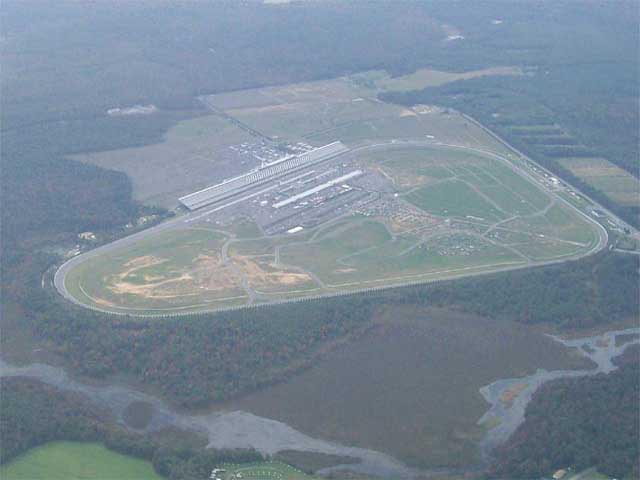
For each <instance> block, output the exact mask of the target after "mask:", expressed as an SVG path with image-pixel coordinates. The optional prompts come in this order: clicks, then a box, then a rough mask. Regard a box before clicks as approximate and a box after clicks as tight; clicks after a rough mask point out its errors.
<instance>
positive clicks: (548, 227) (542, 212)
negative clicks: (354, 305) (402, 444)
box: [65, 145, 599, 314]
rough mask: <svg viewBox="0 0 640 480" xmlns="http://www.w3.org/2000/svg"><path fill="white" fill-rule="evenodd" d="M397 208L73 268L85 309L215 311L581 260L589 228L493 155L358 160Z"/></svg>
mask: <svg viewBox="0 0 640 480" xmlns="http://www.w3.org/2000/svg"><path fill="white" fill-rule="evenodd" d="M356 161H357V162H359V163H360V164H361V165H363V167H364V168H369V169H371V170H375V171H382V172H384V174H385V175H386V177H387V178H390V179H391V181H392V182H393V184H394V186H395V188H396V190H397V192H398V196H397V200H395V202H396V203H395V204H394V205H395V207H394V208H395V210H393V209H392V210H385V213H381V214H375V215H369V216H364V215H361V214H352V215H347V216H346V217H343V218H340V219H337V220H334V221H330V222H328V223H325V224H321V225H319V226H317V227H315V228H311V229H308V230H305V231H303V232H302V233H300V234H295V235H291V234H284V235H277V236H272V237H265V236H264V235H263V233H262V232H261V230H260V229H259V228H258V226H257V225H256V224H255V223H254V222H253V221H252V220H251V219H249V218H246V217H243V218H239V219H237V220H236V221H235V222H233V223H232V224H230V225H216V226H215V227H214V226H212V225H211V224H209V223H202V224H198V223H195V224H191V226H190V227H188V228H187V227H184V226H183V227H180V228H179V229H176V230H170V231H166V232H164V233H161V234H158V235H155V236H152V237H147V238H145V239H144V240H142V241H139V242H138V243H136V244H134V245H132V246H128V247H126V248H123V249H119V250H112V251H110V252H109V253H106V254H103V255H98V256H94V257H92V258H90V259H89V260H87V261H85V262H83V263H80V264H79V265H78V266H76V267H75V268H74V269H72V270H71V271H70V272H69V273H68V274H67V276H66V279H65V286H66V288H67V290H68V292H69V293H70V294H71V295H73V296H74V297H76V298H77V299H78V300H80V301H81V302H83V303H86V304H88V305H91V306H94V307H99V308H101V309H106V310H110V311H116V312H132V313H155V314H158V313H173V312H186V311H198V310H215V309H219V308H226V307H231V306H240V305H246V304H249V303H254V304H257V303H264V302H270V301H276V300H283V299H292V298H300V297H305V296H310V295H321V294H328V293H335V292H338V291H344V290H357V289H363V288H369V287H379V286H385V285H398V284H403V283H411V282H418V281H428V280H435V279H440V278H451V277H456V276H464V275H467V274H473V273H481V272H483V271H492V270H495V269H497V268H505V267H516V266H525V265H531V264H535V263H538V262H545V261H550V260H554V259H562V258H568V257H572V256H576V255H579V254H581V253H584V252H588V251H589V250H591V249H592V248H594V247H595V246H596V245H597V244H598V241H599V237H598V234H597V232H596V230H595V228H594V227H593V225H591V224H590V223H589V222H587V221H586V220H585V219H584V218H582V217H580V216H578V215H577V214H576V213H575V212H574V211H572V210H570V209H569V208H568V207H567V206H565V205H563V204H562V203H561V202H559V201H558V200H557V199H554V198H553V197H551V196H550V195H549V194H547V193H544V192H543V191H542V190H540V189H539V188H538V187H535V186H534V185H533V184H531V183H530V182H529V181H527V180H525V179H524V178H523V177H520V176H519V175H517V174H516V173H514V171H513V170H512V169H510V168H508V167H507V166H506V165H505V164H503V163H501V162H500V161H499V160H497V159H495V158H494V157H491V156H490V155H487V154H484V153H480V152H478V151H473V150H466V149H461V148H452V147H443V146H436V145H434V146H432V147H419V148H417V147H403V146H399V147H397V148H393V149H390V150H386V151H384V152H375V151H374V153H362V154H360V156H359V157H358V158H357V159H356Z"/></svg>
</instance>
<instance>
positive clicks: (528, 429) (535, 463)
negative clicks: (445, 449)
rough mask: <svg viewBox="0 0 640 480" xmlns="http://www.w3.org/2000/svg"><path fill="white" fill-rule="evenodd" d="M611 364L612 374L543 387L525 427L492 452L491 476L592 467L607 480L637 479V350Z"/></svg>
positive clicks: (532, 475)
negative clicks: (609, 479) (610, 479)
mask: <svg viewBox="0 0 640 480" xmlns="http://www.w3.org/2000/svg"><path fill="white" fill-rule="evenodd" d="M616 363H618V364H619V365H620V367H619V369H618V370H616V371H614V372H613V373H609V374H598V375H596V376H593V377H584V378H574V379H563V380H555V381H552V382H549V383H546V384H545V385H543V386H542V388H540V390H538V391H537V392H536V393H535V394H534V396H533V399H532V400H531V403H530V404H529V405H528V406H527V410H526V418H525V422H524V423H523V424H522V425H521V426H520V427H518V430H517V431H516V432H515V433H514V434H513V436H512V437H511V438H510V439H509V441H508V442H507V444H506V445H504V446H503V447H501V448H500V449H498V451H497V452H496V461H495V462H494V464H493V466H492V469H491V474H492V476H495V477H498V478H504V477H508V478H536V477H542V476H545V475H549V473H551V472H554V471H555V470H557V469H560V468H567V467H571V468H573V469H574V470H575V471H581V470H584V469H587V468H591V467H594V466H595V467H597V470H598V471H599V472H601V473H604V474H606V475H610V476H612V477H617V478H638V475H640V471H639V466H638V458H640V445H639V444H638V438H639V437H640V428H639V423H638V422H639V420H638V418H639V417H638V414H639V413H640V409H639V407H638V398H640V349H639V348H638V347H637V346H633V347H629V348H628V349H627V350H626V351H625V353H624V354H623V355H622V356H620V357H618V359H617V362H616Z"/></svg>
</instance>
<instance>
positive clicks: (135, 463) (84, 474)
mask: <svg viewBox="0 0 640 480" xmlns="http://www.w3.org/2000/svg"><path fill="white" fill-rule="evenodd" d="M0 478H2V479H3V480H111V479H118V480H160V479H161V478H162V477H160V476H159V475H158V474H157V473H155V471H154V470H153V467H152V466H151V463H149V462H145V461H144V460H139V459H137V458H133V457H128V456H126V455H121V454H119V453H116V452H112V451H111V450H108V449H107V448H105V447H104V446H103V445H100V444H98V443H81V442H52V443H47V444H46V445H43V446H41V447H37V448H34V449H32V450H29V451H28V452H27V453H25V454H24V455H21V456H20V457H18V458H16V459H14V460H12V461H10V462H9V463H8V464H6V465H3V466H2V467H0Z"/></svg>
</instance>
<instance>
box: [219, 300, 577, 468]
mask: <svg viewBox="0 0 640 480" xmlns="http://www.w3.org/2000/svg"><path fill="white" fill-rule="evenodd" d="M376 323H377V328H375V329H374V330H372V331H371V332H370V333H369V334H367V335H366V336H365V337H363V338H360V339H358V340H355V341H352V342H349V343H347V344H345V345H342V346H340V347H339V348H337V349H336V350H333V351H332V353H331V355H329V356H327V357H325V358H323V359H322V360H321V361H319V362H318V363H317V364H315V365H314V366H313V367H312V368H310V369H309V370H306V371H304V372H302V373H301V374H299V375H297V376H295V377H294V378H292V379H290V380H289V381H288V382H285V383H281V384H278V385H275V386H272V387H268V388H266V389H263V390H261V391H258V392H255V393H252V394H249V395H247V396H245V397H244V398H241V399H238V400H236V401H232V402H230V404H229V405H225V406H224V408H225V409H226V408H233V409H241V410H245V411H250V412H252V413H255V414H256V415H261V416H265V417H267V418H273V419H276V420H279V421H283V422H285V423H287V424H289V425H291V426H293V427H294V428H297V429H299V430H301V431H303V432H305V433H307V434H310V435H313V436H318V437H320V438H325V439H329V440H335V441H337V442H340V443H345V444H349V445H354V446H359V447H366V448H372V449H375V450H379V451H383V452H387V453H390V454H392V455H393V456H395V457H396V458H399V459H401V460H403V461H405V462H408V463H410V464H413V465H416V466H422V467H426V468H437V467H462V466H469V465H472V464H473V463H474V462H476V461H478V441H479V439H480V438H481V437H482V435H483V432H484V430H483V428H482V427H480V426H478V425H477V421H478V420H479V419H480V417H481V416H482V415H483V414H484V413H485V411H486V410H487V404H486V402H485V401H484V399H483V398H482V396H481V395H480V393H479V391H478V389H479V388H480V387H482V386H484V385H487V384H489V383H491V382H493V381H495V380H497V379H500V378H510V377H516V376H523V375H526V374H529V373H533V372H535V371H536V369H537V368H545V369H548V370H554V369H562V368H586V367H587V366H588V365H587V364H586V363H585V361H584V360H583V359H582V358H580V357H579V356H578V355H577V354H576V353H575V352H572V351H571V350H568V349H566V348H564V347H563V346H562V345H559V344H558V343H556V342H554V341H553V340H552V339H550V338H548V337H546V336H545V335H543V334H541V333H538V332H536V331H534V330H533V329H532V328H530V327H528V326H524V325H521V324H515V323H512V322H507V321H498V320H492V319H487V318H482V317H478V316H475V315H469V314H463V313H458V312H452V311H445V310H439V309H429V308H419V307H413V306H406V307H400V306H393V307H388V308H384V309H382V310H380V311H379V312H378V314H377V316H376ZM398 372H402V374H399V373H398ZM371 419H375V421H371Z"/></svg>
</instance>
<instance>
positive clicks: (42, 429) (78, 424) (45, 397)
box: [0, 377, 264, 480]
mask: <svg viewBox="0 0 640 480" xmlns="http://www.w3.org/2000/svg"><path fill="white" fill-rule="evenodd" d="M0 388H1V389H2V409H0V427H1V428H0V441H1V443H2V450H1V453H0V463H5V462H8V461H10V460H11V459H13V458H15V457H16V456H18V455H20V454H21V453H24V452H26V451H27V450H29V449H30V448H33V447H36V446H39V445H43V444H45V443H47V442H51V441H56V440H67V441H91V442H101V443H103V444H104V445H105V446H106V447H107V448H109V449H111V450H114V451H116V452H119V453H123V454H126V455H131V456H134V457H138V458H142V459H144V460H149V461H151V462H152V464H153V467H154V469H155V470H156V471H157V472H158V473H159V474H160V475H162V476H164V477H166V478H169V479H176V480H177V479H180V480H183V479H184V480H187V479H202V478H208V477H209V474H210V473H211V470H212V469H213V468H215V467H216V466H217V465H219V464H220V463H224V462H231V463H242V462H254V461H260V460H263V459H264V457H263V456H262V455H260V454H259V453H257V452H256V451H254V450H216V449H211V448H209V449H206V450H205V449H204V448H203V447H200V448H196V447H189V446H176V445H175V444H174V443H173V442H171V441H169V440H165V441H162V440H160V439H154V438H151V437H149V436H144V435H141V434H134V433H131V432H128V431H127V430H125V429H124V428H123V427H121V426H118V425H117V424H115V422H114V419H113V418H111V416H110V414H109V413H108V412H106V411H103V410H101V409H99V408H98V407H96V406H95V405H94V404H93V403H90V400H89V399H88V398H87V397H85V396H84V395H82V394H79V393H73V392H65V391H61V390H58V389H57V388H55V387H52V386H49V385H46V384H44V383H42V382H40V381H38V380H33V379H30V378H26V377H10V378H2V379H0Z"/></svg>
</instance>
